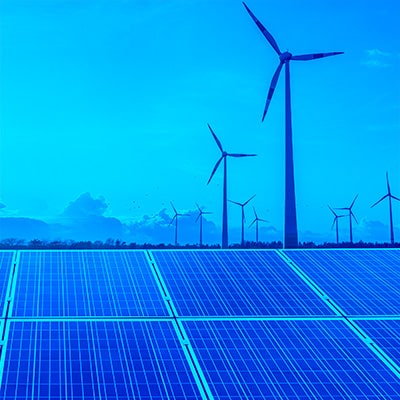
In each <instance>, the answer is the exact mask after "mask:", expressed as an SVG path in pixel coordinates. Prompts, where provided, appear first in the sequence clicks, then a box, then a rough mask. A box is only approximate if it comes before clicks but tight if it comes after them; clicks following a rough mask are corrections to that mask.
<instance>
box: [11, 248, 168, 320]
mask: <svg viewBox="0 0 400 400" xmlns="http://www.w3.org/2000/svg"><path fill="white" fill-rule="evenodd" d="M17 280H18V284H17V286H16V293H15V300H14V305H13V311H12V315H13V316H24V317H26V316H42V317H45V316H52V317H57V316H62V317H65V316H157V315H158V316H162V315H168V312H167V308H166V306H165V304H164V301H163V299H162V296H161V294H160V290H159V288H158V286H157V283H156V280H155V278H154V276H153V273H152V271H151V268H150V266H149V264H148V262H147V260H146V258H145V253H144V252H136V251H125V252H118V251H69V252H68V251H47V252H33V251H28V252H22V253H21V259H20V263H19V267H18V276H17Z"/></svg>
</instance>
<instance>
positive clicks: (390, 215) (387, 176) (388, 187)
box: [371, 172, 400, 244]
mask: <svg viewBox="0 0 400 400" xmlns="http://www.w3.org/2000/svg"><path fill="white" fill-rule="evenodd" d="M386 184H387V193H386V194H385V195H384V196H383V197H382V198H381V199H380V200H378V201H377V202H376V203H374V204H372V206H371V208H372V207H375V206H376V205H377V204H378V203H380V202H381V201H382V200H384V199H386V197H388V198H389V217H390V243H391V244H393V243H394V229H393V214H392V199H394V200H397V201H400V199H399V198H398V197H396V196H393V195H392V192H391V191H390V185H389V175H388V173H387V172H386Z"/></svg>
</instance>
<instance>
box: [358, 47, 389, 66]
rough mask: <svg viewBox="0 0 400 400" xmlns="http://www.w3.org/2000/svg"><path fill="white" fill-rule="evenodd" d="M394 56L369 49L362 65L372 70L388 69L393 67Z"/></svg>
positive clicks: (365, 52) (365, 53)
mask: <svg viewBox="0 0 400 400" xmlns="http://www.w3.org/2000/svg"><path fill="white" fill-rule="evenodd" d="M394 56H395V54H393V53H388V52H386V51H382V50H379V49H367V50H365V51H364V59H363V60H362V61H361V64H362V65H365V66H367V67H372V68H386V67H389V66H390V65H391V61H392V59H393V57H394Z"/></svg>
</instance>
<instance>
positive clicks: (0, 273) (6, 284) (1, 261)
mask: <svg viewBox="0 0 400 400" xmlns="http://www.w3.org/2000/svg"><path fill="white" fill-rule="evenodd" d="M17 262H18V254H17V252H15V251H5V250H1V251H0V282H1V284H0V289H1V290H0V307H1V305H2V306H3V310H2V313H1V318H6V314H7V310H8V313H9V305H8V303H7V302H8V301H9V302H11V299H12V289H13V282H14V279H15V269H16V266H17Z"/></svg>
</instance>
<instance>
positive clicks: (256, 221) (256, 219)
mask: <svg viewBox="0 0 400 400" xmlns="http://www.w3.org/2000/svg"><path fill="white" fill-rule="evenodd" d="M253 211H254V216H255V218H254V221H253V222H252V223H251V224H250V225H249V228H250V227H251V226H252V225H253V224H254V223H255V224H256V243H258V221H261V222H268V221H267V220H266V219H261V218H258V215H257V213H256V209H255V208H254V207H253Z"/></svg>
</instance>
